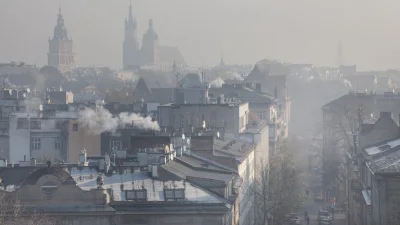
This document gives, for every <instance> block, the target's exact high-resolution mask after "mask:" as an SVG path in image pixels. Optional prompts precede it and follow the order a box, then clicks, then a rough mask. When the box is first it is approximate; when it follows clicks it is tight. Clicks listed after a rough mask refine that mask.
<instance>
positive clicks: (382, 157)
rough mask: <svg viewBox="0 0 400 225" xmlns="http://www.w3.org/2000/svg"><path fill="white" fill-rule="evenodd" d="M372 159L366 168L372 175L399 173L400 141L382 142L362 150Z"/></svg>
mask: <svg viewBox="0 0 400 225" xmlns="http://www.w3.org/2000/svg"><path fill="white" fill-rule="evenodd" d="M364 151H365V152H366V153H367V154H368V155H369V156H372V159H370V160H368V161H367V166H368V167H369V168H370V170H371V171H372V172H373V173H377V172H400V139H399V138H397V139H394V140H390V141H386V142H382V143H380V144H379V145H377V146H372V147H370V148H367V149H365V150H364Z"/></svg>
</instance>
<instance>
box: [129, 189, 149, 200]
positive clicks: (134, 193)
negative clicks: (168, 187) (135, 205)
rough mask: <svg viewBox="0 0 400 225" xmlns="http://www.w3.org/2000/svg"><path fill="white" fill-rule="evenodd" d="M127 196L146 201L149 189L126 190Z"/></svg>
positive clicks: (131, 198) (130, 198)
mask: <svg viewBox="0 0 400 225" xmlns="http://www.w3.org/2000/svg"><path fill="white" fill-rule="evenodd" d="M125 196H126V199H127V200H137V201H146V200H147V190H146V189H142V190H126V191H125Z"/></svg>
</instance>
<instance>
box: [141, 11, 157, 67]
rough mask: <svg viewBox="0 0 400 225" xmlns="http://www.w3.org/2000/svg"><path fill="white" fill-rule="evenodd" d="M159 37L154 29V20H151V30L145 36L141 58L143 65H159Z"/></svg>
mask: <svg viewBox="0 0 400 225" xmlns="http://www.w3.org/2000/svg"><path fill="white" fill-rule="evenodd" d="M158 52H159V47H158V35H157V33H156V32H155V30H154V27H153V20H151V19H150V20H149V29H148V30H147V32H146V33H145V34H144V35H143V43H142V48H141V49H140V57H141V64H142V65H152V66H154V65H157V64H158V62H159V55H158Z"/></svg>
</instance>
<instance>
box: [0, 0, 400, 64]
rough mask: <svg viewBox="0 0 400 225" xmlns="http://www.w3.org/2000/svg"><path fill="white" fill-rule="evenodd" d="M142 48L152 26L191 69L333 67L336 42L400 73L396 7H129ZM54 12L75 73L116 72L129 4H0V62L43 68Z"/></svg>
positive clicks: (276, 2)
mask: <svg viewBox="0 0 400 225" xmlns="http://www.w3.org/2000/svg"><path fill="white" fill-rule="evenodd" d="M132 5H133V11H134V15H135V16H136V18H137V20H138V31H139V35H138V37H139V38H140V40H141V37H142V35H143V32H144V31H145V30H146V29H147V26H148V19H149V18H153V21H154V27H155V29H156V31H157V33H158V36H159V39H160V44H162V45H168V46H179V48H180V50H181V52H182V54H183V56H184V57H185V59H186V61H187V62H188V63H189V64H191V65H196V66H201V64H202V62H204V63H205V64H207V65H215V64H217V63H218V62H219V60H220V57H221V53H222V52H223V55H224V59H225V62H226V63H229V64H234V63H237V64H245V63H251V64H253V63H255V62H256V61H258V60H260V59H262V58H270V59H278V60H284V61H289V62H297V63H314V64H319V65H333V64H334V63H335V62H336V51H337V45H338V42H339V40H341V41H342V45H343V54H344V56H345V61H346V62H347V63H353V64H357V65H358V67H359V69H386V68H400V66H399V65H400V41H399V40H400V37H399V36H400V32H399V30H400V14H399V12H400V1H399V0H246V1H244V0H132ZM59 6H61V8H62V12H63V14H64V19H65V24H66V26H67V28H68V31H69V36H70V37H72V39H73V40H74V52H75V53H76V64H77V66H89V65H95V66H111V67H114V68H115V67H121V66H122V41H123V28H124V23H123V22H124V19H125V17H126V16H127V13H128V6H129V0H0V28H1V29H0V62H8V61H13V60H14V61H19V60H22V61H26V62H28V63H36V64H37V65H43V64H45V63H46V61H47V56H46V53H47V51H48V42H47V40H48V38H49V37H50V36H52V34H53V29H54V26H55V24H56V17H57V13H58V7H59Z"/></svg>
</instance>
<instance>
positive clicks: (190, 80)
mask: <svg viewBox="0 0 400 225" xmlns="http://www.w3.org/2000/svg"><path fill="white" fill-rule="evenodd" d="M181 85H182V87H183V88H201V87H203V83H202V82H201V78H200V76H199V75H198V74H194V73H191V74H188V75H186V76H185V77H184V78H183V79H182V80H181Z"/></svg>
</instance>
